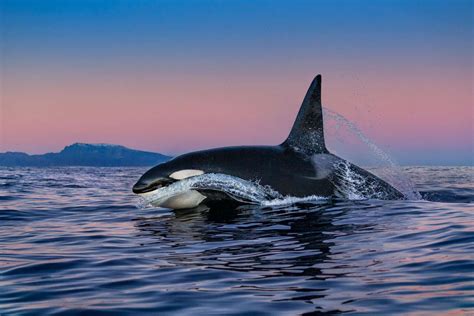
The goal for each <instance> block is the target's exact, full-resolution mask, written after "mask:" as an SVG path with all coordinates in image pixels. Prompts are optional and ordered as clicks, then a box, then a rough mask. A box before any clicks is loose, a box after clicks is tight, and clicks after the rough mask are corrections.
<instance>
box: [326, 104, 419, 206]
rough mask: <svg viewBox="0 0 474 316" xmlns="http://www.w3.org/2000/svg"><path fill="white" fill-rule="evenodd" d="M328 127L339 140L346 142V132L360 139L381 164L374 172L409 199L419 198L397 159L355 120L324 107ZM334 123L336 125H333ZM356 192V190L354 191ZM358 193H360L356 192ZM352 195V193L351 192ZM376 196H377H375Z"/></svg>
mask: <svg viewBox="0 0 474 316" xmlns="http://www.w3.org/2000/svg"><path fill="white" fill-rule="evenodd" d="M323 111H324V117H325V121H326V123H327V125H326V127H327V126H328V125H329V126H331V127H330V128H329V129H328V132H329V134H330V135H333V136H334V137H335V138H336V139H337V140H338V141H339V142H341V143H342V144H344V143H345V142H347V139H346V138H345V137H343V136H341V135H342V134H343V133H344V132H346V133H349V134H350V135H353V136H355V137H356V138H357V140H360V141H361V142H362V143H363V144H364V145H365V146H367V147H368V149H369V151H368V152H369V154H371V156H372V157H373V158H375V159H376V161H377V162H378V163H379V164H380V166H377V167H376V168H372V170H371V171H372V172H373V173H375V174H376V175H377V176H378V177H380V178H381V179H383V180H385V181H386V182H388V183H390V184H391V185H392V186H393V187H395V188H396V189H397V190H399V191H400V192H401V193H403V195H405V197H406V198H407V199H409V200H419V199H421V195H420V193H419V192H418V191H416V190H415V187H414V185H413V184H412V182H411V181H410V179H409V178H408V177H407V176H406V175H405V174H404V173H403V171H402V170H401V168H400V166H399V165H398V164H397V163H396V162H395V160H394V159H393V158H392V157H390V155H388V154H387V153H386V152H385V151H383V150H382V149H381V148H380V147H378V146H377V145H376V144H375V143H374V142H373V141H371V140H370V139H369V138H368V137H367V136H366V135H365V134H364V133H363V132H362V131H361V130H360V129H359V128H358V127H357V125H356V124H354V123H353V122H351V121H349V120H348V119H346V118H345V117H344V116H342V115H341V114H339V113H337V112H335V111H332V110H329V109H326V108H324V109H323ZM331 123H333V124H334V125H331ZM353 193H354V192H353ZM356 194H358V193H356ZM349 195H350V194H349ZM374 198H376V197H374Z"/></svg>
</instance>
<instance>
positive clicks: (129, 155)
mask: <svg viewBox="0 0 474 316" xmlns="http://www.w3.org/2000/svg"><path fill="white" fill-rule="evenodd" d="M169 159H171V157H169V156H165V155H162V154H159V153H153V152H148V151H141V150H134V149H130V148H127V147H124V146H120V145H109V144H83V143H75V144H72V145H69V146H66V147H64V149H63V150H61V151H60V152H59V153H47V154H44V155H28V154H26V153H21V152H6V153H0V166H11V167H16V166H36V167H48V166H97V167H128V166H130V167H132V166H152V165H155V164H158V163H161V162H164V161H167V160H169Z"/></svg>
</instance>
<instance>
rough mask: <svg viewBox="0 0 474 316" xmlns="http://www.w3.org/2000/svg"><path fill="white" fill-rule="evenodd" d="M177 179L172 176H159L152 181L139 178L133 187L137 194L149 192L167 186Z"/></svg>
mask: <svg viewBox="0 0 474 316" xmlns="http://www.w3.org/2000/svg"><path fill="white" fill-rule="evenodd" d="M176 181H177V180H174V179H171V178H159V179H156V180H154V181H153V182H151V183H150V182H144V181H142V180H141V179H140V180H138V182H137V183H135V185H134V186H133V188H132V191H133V193H135V194H143V193H147V192H152V191H155V190H157V189H161V188H164V187H167V186H169V185H170V184H172V183H174V182H176Z"/></svg>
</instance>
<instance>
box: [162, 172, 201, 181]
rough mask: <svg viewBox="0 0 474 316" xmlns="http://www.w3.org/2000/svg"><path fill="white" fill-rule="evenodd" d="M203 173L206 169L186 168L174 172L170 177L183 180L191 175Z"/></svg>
mask: <svg viewBox="0 0 474 316" xmlns="http://www.w3.org/2000/svg"><path fill="white" fill-rule="evenodd" d="M201 174H204V171H202V170H196V169H184V170H179V171H175V172H173V173H172V174H170V176H169V177H170V178H171V179H175V180H183V179H186V178H189V177H194V176H199V175H201Z"/></svg>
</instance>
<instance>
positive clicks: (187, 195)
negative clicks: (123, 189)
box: [133, 75, 404, 209]
mask: <svg viewBox="0 0 474 316" xmlns="http://www.w3.org/2000/svg"><path fill="white" fill-rule="evenodd" d="M207 173H215V174H225V175H229V176H233V177H237V178H240V179H243V180H248V181H257V182H258V183H259V184H261V185H264V186H269V187H270V188H271V189H273V190H275V191H277V192H278V193H280V194H281V195H282V196H295V197H304V196H310V195H317V196H322V197H345V190H347V186H348V185H350V186H360V188H357V187H356V188H355V189H357V190H358V191H364V192H369V193H370V194H369V196H370V197H376V198H380V199H401V198H404V196H403V194H402V193H400V192H399V191H397V190H396V189H395V188H393V187H392V186H391V185H389V184H388V183H386V182H384V181H383V180H381V179H380V178H378V177H376V176H375V175H373V174H371V173H370V172H368V171H366V170H364V169H362V168H360V167H357V166H355V165H353V164H351V163H349V162H347V161H346V160H344V159H342V158H340V157H337V156H336V155H333V154H331V153H330V152H329V151H328V150H327V149H326V145H325V143H324V129H323V114H322V106H321V76H320V75H318V76H316V78H315V79H314V80H313V82H312V83H311V86H310V87H309V89H308V92H307V94H306V96H305V98H304V100H303V104H302V105H301V108H300V111H299V113H298V116H297V118H296V120H295V123H294V125H293V128H292V130H291V132H290V135H289V136H288V138H287V139H286V140H285V142H283V143H282V144H280V145H277V146H237V147H223V148H216V149H209V150H202V151H196V152H191V153H187V154H184V155H181V156H178V157H176V158H174V159H172V160H170V161H168V162H165V163H162V164H160V165H158V166H156V167H153V168H152V169H150V170H148V171H147V172H146V173H145V174H143V176H142V177H141V178H140V179H139V180H138V182H137V183H136V184H135V185H134V187H133V191H134V192H135V193H137V194H144V195H146V194H149V192H152V191H155V190H160V189H162V188H163V187H166V186H168V185H170V184H172V183H174V182H177V181H181V180H184V179H187V178H189V177H193V176H200V175H202V174H207ZM348 175H350V177H352V180H354V179H356V181H352V180H351V183H350V184H348V179H347V177H348ZM213 202H232V203H246V201H245V200H241V199H239V198H238V197H235V196H232V194H229V193H228V192H225V191H221V190H220V189H219V188H212V189H208V188H206V189H200V188H196V189H193V190H188V191H184V192H180V193H179V194H176V195H174V196H171V197H168V198H167V199H164V200H162V201H161V202H160V203H158V205H159V206H163V207H168V208H173V209H180V208H192V207H196V206H197V205H199V204H211V203H213Z"/></svg>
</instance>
